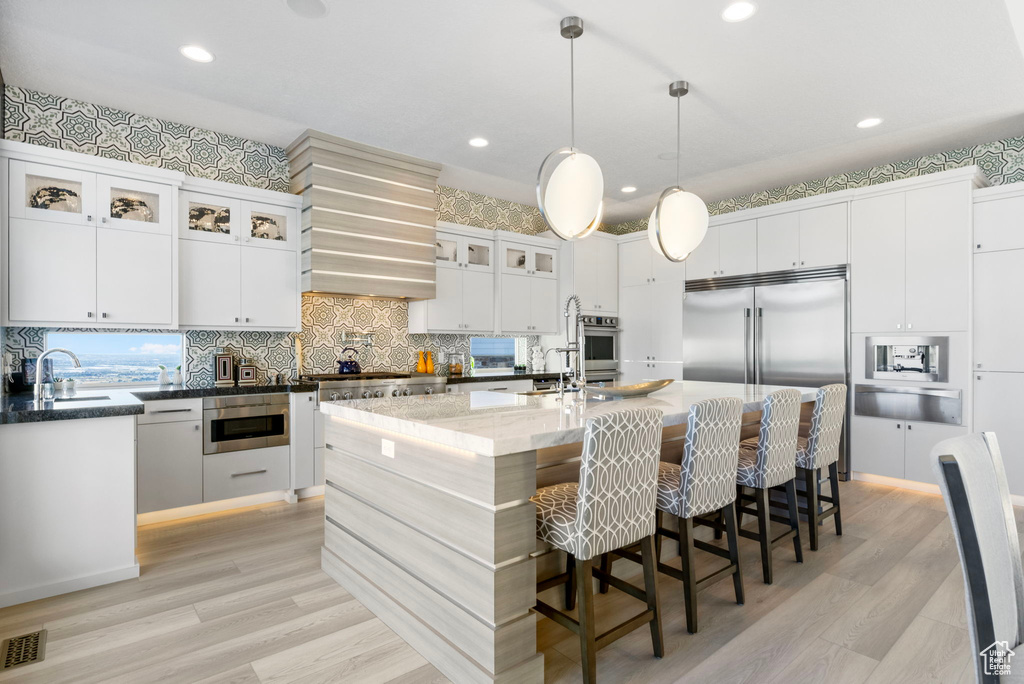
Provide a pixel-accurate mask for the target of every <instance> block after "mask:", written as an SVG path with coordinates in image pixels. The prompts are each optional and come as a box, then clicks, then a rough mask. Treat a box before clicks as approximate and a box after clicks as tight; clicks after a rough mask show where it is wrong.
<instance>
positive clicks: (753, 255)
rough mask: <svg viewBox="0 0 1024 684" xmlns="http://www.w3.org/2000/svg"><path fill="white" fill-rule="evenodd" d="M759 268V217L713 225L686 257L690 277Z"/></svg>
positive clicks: (688, 277)
mask: <svg viewBox="0 0 1024 684" xmlns="http://www.w3.org/2000/svg"><path fill="white" fill-rule="evenodd" d="M755 272H757V221H753V220H751V221H737V222H736V223H724V224H719V225H714V226H710V227H709V228H708V232H707V235H705V236H704V240H703V241H702V242H701V243H700V245H698V246H697V249H695V250H693V252H692V253H691V254H690V256H689V257H688V258H687V259H686V277H687V279H689V280H701V279H703V278H717V277H720V276H736V275H745V274H747V273H755Z"/></svg>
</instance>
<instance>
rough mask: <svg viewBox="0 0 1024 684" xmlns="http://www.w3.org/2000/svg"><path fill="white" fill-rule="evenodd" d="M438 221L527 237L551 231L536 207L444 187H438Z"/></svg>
mask: <svg viewBox="0 0 1024 684" xmlns="http://www.w3.org/2000/svg"><path fill="white" fill-rule="evenodd" d="M437 220H438V221H451V222H452V223H458V224H459V225H463V226H475V227H477V228H486V229H488V230H506V231H509V232H512V233H522V234H524V235H537V234H538V233H543V232H544V231H545V230H547V229H548V226H547V223H545V222H544V217H543V216H542V215H541V213H540V209H538V208H537V207H534V206H531V205H529V204H520V203H518V202H512V201H510V200H503V199H499V198H497V197H490V196H488V195H481V194H480V193H478V192H469V191H468V190H459V189H457V188H449V187H447V186H445V185H439V186H437Z"/></svg>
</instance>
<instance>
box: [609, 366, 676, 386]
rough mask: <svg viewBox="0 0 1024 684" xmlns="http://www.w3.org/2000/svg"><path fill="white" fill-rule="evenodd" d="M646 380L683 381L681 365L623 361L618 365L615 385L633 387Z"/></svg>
mask: <svg viewBox="0 0 1024 684" xmlns="http://www.w3.org/2000/svg"><path fill="white" fill-rule="evenodd" d="M648 380H675V381H677V382H682V380H683V364H682V363H673V362H664V363H662V362H647V361H624V362H622V363H620V364H619V377H618V378H617V379H616V381H615V384H617V385H635V384H637V383H640V382H646V381H648Z"/></svg>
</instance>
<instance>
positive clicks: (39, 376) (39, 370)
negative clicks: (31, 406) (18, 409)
mask: <svg viewBox="0 0 1024 684" xmlns="http://www.w3.org/2000/svg"><path fill="white" fill-rule="evenodd" d="M56 352H61V353H62V354H67V355H68V356H70V357H71V360H72V361H74V363H75V368H81V367H82V362H81V361H79V360H78V357H77V356H75V353H74V352H73V351H71V350H70V349H63V348H61V347H53V348H52V349H47V350H46V351H44V352H43V353H42V354H40V355H39V356H38V357H37V358H36V384H35V388H34V391H33V396H34V397H35V400H36V401H37V402H38V401H42V400H43V359H45V358H46V357H47V356H49V355H50V354H54V353H56Z"/></svg>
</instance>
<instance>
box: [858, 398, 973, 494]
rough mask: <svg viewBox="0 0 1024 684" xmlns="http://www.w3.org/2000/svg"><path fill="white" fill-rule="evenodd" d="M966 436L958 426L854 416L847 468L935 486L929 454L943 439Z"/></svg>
mask: <svg viewBox="0 0 1024 684" xmlns="http://www.w3.org/2000/svg"><path fill="white" fill-rule="evenodd" d="M965 434H967V428H966V427H965V426H962V425H947V424H944V423H923V422H918V421H911V422H907V421H904V420H891V419H889V418H873V417H869V416H856V415H855V416H854V417H853V421H852V426H851V438H850V445H851V447H852V449H853V453H852V454H851V458H850V467H851V468H852V469H853V470H854V471H855V472H858V473H867V474H870V475H882V476H884V477H895V478H898V479H901V480H912V481H914V482H924V483H927V484H935V477H934V476H933V475H932V470H931V461H930V459H929V455H930V453H931V450H932V447H934V446H935V445H936V444H938V443H939V442H941V441H942V440H944V439H950V438H952V437H958V436H960V435H965Z"/></svg>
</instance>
